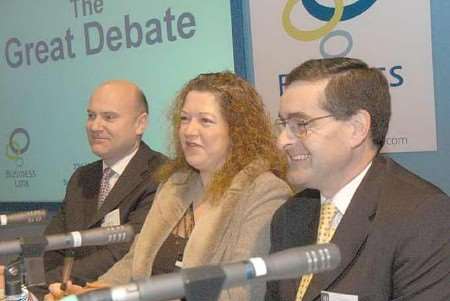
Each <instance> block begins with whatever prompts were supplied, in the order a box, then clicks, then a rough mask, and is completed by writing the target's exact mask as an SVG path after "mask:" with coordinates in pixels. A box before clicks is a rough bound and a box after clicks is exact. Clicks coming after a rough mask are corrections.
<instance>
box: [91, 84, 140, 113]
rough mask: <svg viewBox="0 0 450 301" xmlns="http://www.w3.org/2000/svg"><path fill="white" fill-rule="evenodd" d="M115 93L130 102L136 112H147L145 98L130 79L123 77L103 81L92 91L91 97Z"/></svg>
mask: <svg viewBox="0 0 450 301" xmlns="http://www.w3.org/2000/svg"><path fill="white" fill-rule="evenodd" d="M102 93H103V94H115V95H116V96H117V97H119V98H120V99H122V100H123V101H124V102H127V103H129V104H132V105H133V107H134V108H135V110H136V112H137V113H138V114H140V113H147V114H148V103H147V99H146V97H145V95H144V93H143V92H142V90H141V89H139V87H138V86H137V85H136V84H135V83H133V82H130V81H127V80H123V79H115V80H109V81H105V82H103V83H102V84H101V85H100V86H98V87H97V88H96V89H95V90H94V92H93V93H92V96H91V98H92V97H94V96H95V94H102Z"/></svg>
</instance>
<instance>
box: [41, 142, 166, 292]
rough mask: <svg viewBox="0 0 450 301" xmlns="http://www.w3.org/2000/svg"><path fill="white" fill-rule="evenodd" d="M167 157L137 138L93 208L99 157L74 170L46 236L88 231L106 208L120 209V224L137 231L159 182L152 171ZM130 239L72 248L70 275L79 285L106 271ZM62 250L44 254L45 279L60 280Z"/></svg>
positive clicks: (100, 171) (96, 193)
mask: <svg viewBox="0 0 450 301" xmlns="http://www.w3.org/2000/svg"><path fill="white" fill-rule="evenodd" d="M165 160H166V158H165V156H164V155H162V154H160V153H158V152H155V151H153V150H151V149H150V148H149V147H148V146H147V145H146V144H145V143H143V142H141V144H140V146H139V150H138V152H137V153H136V155H135V156H134V157H133V158H132V159H131V161H130V162H129V163H128V165H127V167H126V168H125V170H124V172H123V173H122V175H121V176H120V177H119V179H118V181H117V182H116V184H115V185H114V187H113V189H112V190H111V191H110V193H109V194H108V196H107V198H106V200H105V203H104V205H103V206H102V207H101V208H100V210H97V199H98V192H99V187H100V180H101V177H102V161H101V160H99V161H96V162H93V163H91V164H88V165H86V166H83V167H80V168H78V169H77V170H76V171H75V172H74V174H73V175H72V177H71V178H70V181H69V183H68V185H67V190H66V195H65V198H64V201H63V203H62V206H61V209H60V212H59V213H58V214H57V215H56V216H55V217H54V218H53V219H52V221H51V222H50V224H49V226H48V227H47V229H46V231H45V234H46V235H49V234H55V233H63V232H68V231H76V230H86V229H90V228H96V227H100V226H101V223H102V220H103V218H104V217H105V215H106V214H108V213H109V212H111V211H113V210H115V209H119V210H120V222H121V224H130V225H132V226H133V228H134V230H135V232H136V233H138V232H139V231H140V230H141V227H142V224H143V223H144V220H145V217H146V216H147V213H148V211H149V209H150V206H151V203H152V201H153V197H154V194H155V192H156V188H157V186H158V183H156V182H155V181H154V180H153V179H152V176H153V172H154V171H155V170H157V169H158V168H159V166H160V165H161V164H162V163H163V162H164V161H165ZM130 244H131V243H123V244H113V245H107V246H100V247H82V248H77V249H74V250H75V252H76V255H75V262H74V265H73V269H72V274H71V279H72V280H73V282H74V283H77V284H81V285H83V284H84V283H85V282H86V281H93V280H96V279H97V278H98V276H100V275H102V274H103V273H105V272H106V271H107V270H108V269H109V268H110V267H111V266H112V265H113V264H114V263H115V262H117V261H118V260H119V259H120V258H121V257H122V256H123V255H125V254H126V253H127V252H128V250H129V247H130ZM63 256H64V253H63V252H62V251H59V252H58V251H52V252H47V253H46V254H45V269H46V271H47V273H46V276H47V283H52V282H60V281H61V270H62V265H63Z"/></svg>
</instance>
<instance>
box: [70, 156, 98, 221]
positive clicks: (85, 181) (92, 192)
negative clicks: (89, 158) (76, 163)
mask: <svg viewBox="0 0 450 301" xmlns="http://www.w3.org/2000/svg"><path fill="white" fill-rule="evenodd" d="M101 178H102V161H97V162H95V163H94V164H93V166H90V167H89V168H87V169H85V170H83V171H82V173H81V174H80V187H81V189H82V192H81V194H82V196H81V198H82V199H83V202H80V203H82V206H83V209H82V210H83V212H84V214H83V228H86V229H87V228H89V227H91V220H92V219H93V218H94V216H95V215H96V213H97V201H98V192H99V189H100V181H101ZM76 216H77V217H78V215H76Z"/></svg>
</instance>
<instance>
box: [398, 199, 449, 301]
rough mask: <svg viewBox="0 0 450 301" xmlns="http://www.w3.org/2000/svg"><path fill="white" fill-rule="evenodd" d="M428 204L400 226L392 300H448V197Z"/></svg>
mask: <svg viewBox="0 0 450 301" xmlns="http://www.w3.org/2000/svg"><path fill="white" fill-rule="evenodd" d="M429 203H430V202H426V201H424V202H423V204H422V205H421V206H419V207H418V208H416V210H415V211H416V212H417V214H416V216H413V217H410V218H409V222H405V223H404V225H405V226H404V227H405V228H404V229H399V232H400V233H402V232H403V233H407V235H404V236H403V237H402V238H401V243H400V244H399V246H398V248H397V254H398V255H397V256H396V257H395V261H394V264H393V272H392V273H393V274H392V278H393V279H392V283H393V290H392V291H393V296H392V297H393V299H392V300H412V301H419V300H442V301H444V300H450V200H449V199H448V198H444V199H442V198H441V200H440V201H439V202H438V203H439V205H437V206H434V205H436V203H435V202H432V203H433V205H429ZM411 221H412V222H411Z"/></svg>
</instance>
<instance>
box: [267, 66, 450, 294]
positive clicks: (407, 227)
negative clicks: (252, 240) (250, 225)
mask: <svg viewBox="0 0 450 301" xmlns="http://www.w3.org/2000/svg"><path fill="white" fill-rule="evenodd" d="M286 85H287V86H286V87H287V88H286V90H285V93H284V94H283V96H282V97H281V102H280V113H279V116H280V118H279V120H278V122H277V123H278V125H279V129H280V134H279V137H278V143H279V146H280V147H281V148H282V149H283V150H284V152H285V153H286V155H287V157H288V162H289V169H288V179H289V181H290V183H291V184H293V185H294V186H297V187H298V190H299V191H300V190H301V189H305V188H306V190H304V191H302V192H299V193H298V194H297V195H295V196H294V197H292V199H290V200H289V201H288V202H286V203H285V204H284V205H283V206H282V207H280V209H279V210H278V211H277V212H276V214H275V215H274V218H273V221H272V232H271V240H272V252H277V251H280V250H283V249H287V248H291V247H296V246H304V245H309V244H315V243H326V242H331V243H335V244H336V245H337V246H338V247H339V248H340V251H341V256H342V260H341V263H340V265H339V267H338V268H337V269H335V270H333V271H329V272H324V273H321V274H317V275H308V276H303V277H302V278H301V279H300V278H299V279H292V280H283V281H274V282H270V283H268V290H267V294H266V300H267V301H268V300H277V301H281V300H308V301H310V300H321V298H322V300H329V301H332V300H359V301H362V300H375V301H382V300H383V301H384V300H450V200H449V197H448V196H447V195H446V194H445V193H443V192H442V191H441V190H439V189H438V188H437V187H435V186H433V185H432V184H430V183H428V182H426V181H425V180H423V179H421V178H419V177H418V176H416V175H414V174H413V173H411V172H409V171H408V170H406V169H405V168H403V167H401V166H400V165H398V164H397V163H395V162H394V161H393V160H391V159H389V158H387V157H384V156H382V155H380V154H379V151H380V149H381V148H382V146H383V145H384V141H385V137H386V133H387V130H388V125H389V119H390V114H391V104H390V95H389V85H388V82H387V80H386V79H385V77H384V76H383V74H382V73H381V72H380V71H379V70H377V69H375V68H369V67H368V66H367V65H366V64H365V63H364V62H362V61H360V60H356V59H350V58H333V59H320V60H310V61H307V62H305V63H303V64H302V65H300V66H298V67H296V68H295V69H294V70H292V71H291V72H290V73H289V75H288V76H287V81H286ZM319 224H320V225H319ZM356 296H358V299H356Z"/></svg>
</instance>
